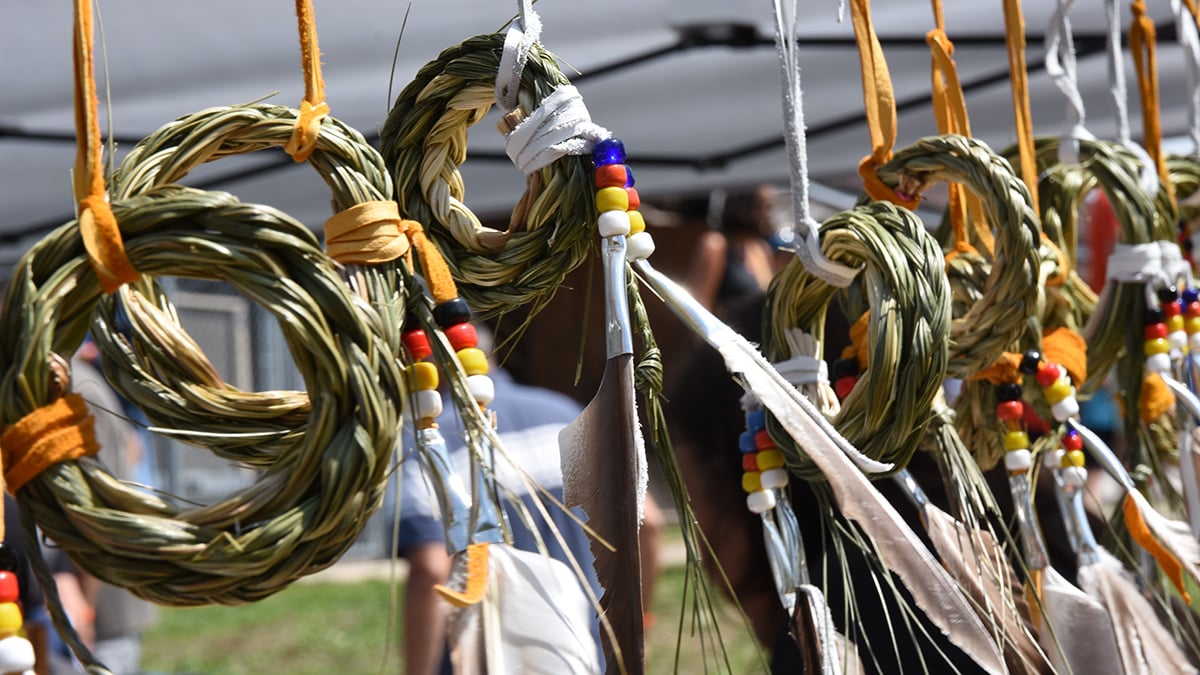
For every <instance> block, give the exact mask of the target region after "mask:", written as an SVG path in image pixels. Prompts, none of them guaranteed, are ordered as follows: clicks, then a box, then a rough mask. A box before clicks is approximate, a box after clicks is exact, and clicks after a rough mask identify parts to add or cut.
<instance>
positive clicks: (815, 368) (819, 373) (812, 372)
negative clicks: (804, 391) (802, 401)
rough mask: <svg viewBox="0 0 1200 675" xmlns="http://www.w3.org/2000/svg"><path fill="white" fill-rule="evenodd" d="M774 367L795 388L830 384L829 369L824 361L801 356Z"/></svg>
mask: <svg viewBox="0 0 1200 675" xmlns="http://www.w3.org/2000/svg"><path fill="white" fill-rule="evenodd" d="M773 365H774V366H775V370H777V371H779V374H780V375H782V376H783V379H785V380H787V381H788V383H790V384H791V385H792V386H793V387H801V386H804V385H807V384H828V383H829V368H828V366H826V365H825V361H824V360H823V359H818V358H816V357H813V356H803V355H801V356H793V357H792V358H790V359H788V360H786V361H781V362H779V363H776V364H773Z"/></svg>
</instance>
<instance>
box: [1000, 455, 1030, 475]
mask: <svg viewBox="0 0 1200 675" xmlns="http://www.w3.org/2000/svg"><path fill="white" fill-rule="evenodd" d="M1032 465H1033V455H1032V454H1031V453H1030V452H1029V451H1028V450H1009V451H1008V452H1006V453H1004V468H1006V469H1008V470H1009V471H1025V470H1027V469H1029V467H1030V466H1032Z"/></svg>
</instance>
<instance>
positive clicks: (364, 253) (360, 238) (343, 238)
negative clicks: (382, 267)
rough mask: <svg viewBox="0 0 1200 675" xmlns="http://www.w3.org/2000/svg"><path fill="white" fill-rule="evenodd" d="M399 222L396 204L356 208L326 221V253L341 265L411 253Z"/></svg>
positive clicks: (387, 203)
mask: <svg viewBox="0 0 1200 675" xmlns="http://www.w3.org/2000/svg"><path fill="white" fill-rule="evenodd" d="M402 222H403V221H402V219H401V218H400V211H399V208H398V207H397V206H396V202H393V201H379V202H363V203H362V204H356V205H354V206H352V207H350V208H348V209H346V210H345V211H342V212H340V213H336V214H334V216H333V217H332V218H330V219H329V220H326V221H325V251H326V253H328V254H329V257H330V258H333V259H334V260H336V261H338V262H340V263H342V264H344V265H348V264H358V265H372V264H379V263H385V262H390V261H392V260H396V259H397V258H399V257H401V256H403V255H404V254H406V253H408V251H409V250H410V248H409V241H408V238H407V237H405V236H404V232H403V231H401V223H402ZM405 230H407V226H405Z"/></svg>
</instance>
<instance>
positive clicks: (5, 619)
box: [0, 602, 22, 635]
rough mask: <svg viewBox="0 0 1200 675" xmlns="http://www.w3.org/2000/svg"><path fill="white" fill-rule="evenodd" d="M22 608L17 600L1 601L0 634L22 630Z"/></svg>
mask: <svg viewBox="0 0 1200 675" xmlns="http://www.w3.org/2000/svg"><path fill="white" fill-rule="evenodd" d="M21 623H22V622H21V608H20V607H18V606H17V603H15V602H0V635H8V634H11V633H15V632H17V631H19V630H21Z"/></svg>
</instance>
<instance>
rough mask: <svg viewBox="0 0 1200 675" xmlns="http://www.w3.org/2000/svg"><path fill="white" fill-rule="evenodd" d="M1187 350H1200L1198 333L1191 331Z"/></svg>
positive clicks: (1199, 334)
mask: <svg viewBox="0 0 1200 675" xmlns="http://www.w3.org/2000/svg"><path fill="white" fill-rule="evenodd" d="M1188 350H1189V351H1193V352H1200V333H1192V334H1191V335H1189V336H1188Z"/></svg>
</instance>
